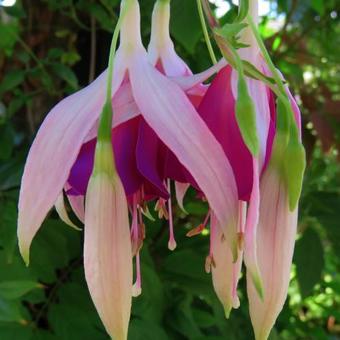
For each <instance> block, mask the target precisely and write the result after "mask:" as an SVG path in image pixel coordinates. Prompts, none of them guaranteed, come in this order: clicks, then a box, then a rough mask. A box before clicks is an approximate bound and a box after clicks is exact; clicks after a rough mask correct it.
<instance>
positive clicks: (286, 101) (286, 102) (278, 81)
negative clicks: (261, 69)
mask: <svg viewBox="0 0 340 340" xmlns="http://www.w3.org/2000/svg"><path fill="white" fill-rule="evenodd" d="M247 22H248V24H249V26H250V29H251V30H252V33H253V34H254V37H255V39H256V41H257V44H258V46H259V48H260V50H261V52H262V55H263V57H264V59H265V61H266V63H267V65H268V67H269V70H270V72H271V73H272V76H273V78H274V80H275V82H276V85H277V88H278V90H279V91H278V93H277V95H278V97H279V98H280V99H281V101H282V103H283V104H284V106H285V107H286V110H287V112H288V113H290V116H291V117H287V119H292V118H293V119H294V117H293V115H294V113H293V111H292V108H291V105H290V100H289V98H288V95H287V92H286V90H285V87H284V84H283V81H282V79H281V76H280V74H279V72H278V71H277V69H276V67H275V65H274V63H273V62H272V59H271V58H270V55H269V53H268V51H267V48H266V46H265V45H264V42H263V41H262V38H261V36H260V33H259V31H258V30H257V27H256V25H255V23H254V21H253V19H252V18H251V17H250V16H249V15H248V16H247ZM293 133H294V135H297V132H296V131H294V128H293Z"/></svg>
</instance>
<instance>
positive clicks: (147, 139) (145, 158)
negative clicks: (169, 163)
mask: <svg viewBox="0 0 340 340" xmlns="http://www.w3.org/2000/svg"><path fill="white" fill-rule="evenodd" d="M162 149H163V150H164V148H162V145H161V141H160V140H159V138H158V137H157V135H156V134H155V132H154V131H153V130H152V129H151V128H150V126H149V125H148V124H147V123H146V122H145V120H144V119H140V124H139V131H138V141H137V146H136V160H137V168H138V170H139V172H140V174H141V175H142V176H144V177H145V178H146V179H147V180H148V181H149V182H150V184H152V185H153V186H154V187H155V190H156V192H159V195H160V196H161V197H163V198H165V199H167V198H168V197H169V195H168V191H167V189H166V188H165V186H164V177H163V176H162V169H161V168H160V164H159V163H160V162H159V161H158V158H159V157H161V154H160V153H161V151H162Z"/></svg>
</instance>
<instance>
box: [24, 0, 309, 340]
mask: <svg viewBox="0 0 340 340" xmlns="http://www.w3.org/2000/svg"><path fill="white" fill-rule="evenodd" d="M250 5H251V7H250V8H251V10H250V13H251V15H252V16H253V18H255V21H256V20H257V19H256V18H257V2H256V1H251V2H250ZM122 13H123V14H122V16H121V18H120V21H121V26H119V27H120V46H119V49H118V50H117V52H116V54H115V58H114V69H113V70H114V71H113V81H112V94H111V97H109V98H110V104H107V102H105V93H106V87H107V86H106V78H107V71H105V72H104V73H103V74H102V75H100V76H99V77H98V78H97V79H96V80H95V81H94V82H93V83H92V84H90V85H89V86H88V87H86V88H85V89H83V90H81V91H79V92H77V93H75V94H73V95H72V96H70V97H68V98H66V99H64V100H63V101H61V102H60V103H59V104H57V105H56V106H55V107H54V108H53V109H52V110H51V112H50V113H49V114H48V115H47V117H46V119H45V121H44V122H43V124H42V125H41V127H40V129H39V131H38V134H37V136H36V138H35V140H34V142H33V145H32V147H31V150H30V152H29V155H28V158H27V163H26V166H25V171H24V175H23V179H22V185H21V191H20V199H19V219H18V238H19V247H20V251H21V254H22V256H23V258H24V259H25V261H26V263H28V261H29V247H30V244H31V242H32V239H33V237H34V235H35V234H36V233H37V231H38V230H39V228H40V225H41V223H42V222H43V220H44V218H45V217H46V215H47V213H48V212H49V210H50V209H51V208H52V207H53V205H55V206H56V209H57V211H58V213H59V215H60V217H61V218H62V219H63V220H64V221H65V222H66V223H68V224H70V225H71V226H73V227H76V226H75V225H73V223H72V222H71V220H70V218H69V217H68V215H67V213H66V209H65V205H64V194H63V193H66V196H67V199H68V200H69V203H70V205H71V207H72V209H73V210H74V212H75V214H76V215H77V217H78V218H79V219H80V220H81V221H84V223H85V244H84V266H85V275H86V280H87V283H88V287H89V291H90V293H91V297H92V299H93V301H94V304H95V306H96V308H97V310H98V313H99V315H100V317H101V319H102V321H103V323H104V326H105V328H106V330H107V332H108V333H109V334H110V336H111V337H113V338H115V339H126V338H127V329H128V323H129V318H130V309H131V299H132V296H137V295H139V294H140V293H141V275H140V259H139V251H140V249H141V247H142V244H143V240H144V238H145V227H144V223H143V214H145V215H148V214H149V212H148V208H147V202H149V201H151V200H155V201H156V209H157V211H158V215H159V217H165V218H167V219H169V234H170V236H169V244H168V245H169V248H170V249H171V250H173V249H175V247H176V241H175V238H174V231H173V221H172V202H171V192H170V181H174V182H175V187H176V197H177V201H178V204H179V205H180V206H181V207H182V208H183V197H184V195H185V192H186V190H187V188H188V187H189V186H190V185H191V186H192V187H194V188H195V189H196V190H197V191H198V193H199V196H200V197H201V198H202V199H206V200H207V202H208V203H209V212H208V215H207V217H206V219H205V221H204V222H203V224H202V225H200V226H199V227H197V228H196V229H194V230H192V231H190V232H189V236H193V235H195V234H197V233H200V232H201V231H202V229H203V228H204V227H205V226H207V225H208V222H209V221H210V253H209V255H208V257H207V260H206V270H207V271H208V272H211V274H212V280H213V286H214V289H215V291H216V294H217V296H218V298H219V299H220V301H221V302H222V304H223V306H224V309H225V313H226V316H228V315H229V314H230V311H231V309H232V308H237V307H238V306H239V304H240V301H239V298H238V296H237V284H238V280H239V278H240V273H241V267H242V261H243V260H244V262H245V264H246V267H247V289H248V297H249V304H250V315H251V319H252V323H253V326H254V331H255V335H256V339H257V340H263V339H266V338H267V337H268V335H269V332H270V330H271V328H272V326H273V324H274V322H275V319H276V317H277V315H278V314H279V312H280V310H281V308H282V306H283V303H284V300H285V298H286V294H287V288H288V284H289V270H290V265H291V260H292V253H293V246H294V238H295V233H296V223H297V218H296V217H297V208H296V202H297V199H298V196H299V188H298V183H297V182H296V183H295V182H294V183H293V184H292V181H291V179H290V176H291V175H292V172H296V173H298V175H301V171H302V168H301V167H300V168H299V164H300V163H301V162H300V161H301V159H300V158H301V157H300V156H301V155H300V151H301V143H300V139H299V138H300V137H298V139H296V138H295V139H294V138H293V137H294V136H295V135H299V133H298V132H296V131H299V130H300V118H299V115H300V113H299V111H298V108H297V106H296V103H295V101H294V99H293V98H292V96H291V94H290V93H289V90H288V89H287V88H284V89H283V91H284V94H282V91H281V94H280V95H279V98H278V99H279V104H278V105H276V104H275V94H278V92H277V91H276V88H273V87H268V86H267V85H266V84H265V83H263V82H261V81H259V80H255V79H251V78H245V79H246V82H245V87H246V90H247V91H248V92H249V97H250V102H251V107H252V106H253V107H254V112H255V124H254V129H256V133H255V132H254V135H255V136H257V137H256V138H257V139H258V148H256V149H258V152H253V151H254V150H252V148H250V147H249V143H248V141H247V136H246V135H245V133H244V131H243V130H242V129H243V126H242V124H240V121H239V117H238V116H237V112H236V111H237V110H238V109H239V105H240V103H241V104H242V103H243V100H244V102H245V101H246V98H244V97H242V94H240V92H239V91H240V86H239V78H240V74H239V73H237V72H236V71H235V70H234V69H233V68H232V67H231V66H230V65H227V64H226V62H225V61H221V62H219V63H217V64H216V65H215V66H213V67H212V68H210V69H208V70H206V71H205V72H202V73H200V74H197V75H193V74H192V72H191V71H190V69H189V67H188V66H187V65H186V64H185V62H184V61H183V60H182V59H181V58H180V57H179V56H178V55H177V54H176V52H175V49H174V45H173V43H172V41H171V38H170V35H169V19H170V5H169V1H166V0H159V1H157V2H156V4H155V8H154V11H153V16H152V31H151V39H150V44H149V47H148V52H146V50H145V49H144V47H143V45H142V42H141V35H140V13H139V4H138V1H137V0H123V1H122ZM253 33H254V32H253V30H250V29H248V28H247V29H246V30H244V32H243V36H242V41H243V42H244V43H246V44H248V45H249V46H250V47H248V48H244V49H241V50H240V55H241V58H242V59H244V60H247V61H248V62H250V63H251V64H252V65H254V66H255V67H256V68H258V70H260V71H261V72H263V73H265V74H267V75H268V76H270V77H271V76H273V74H272V73H273V70H272V69H270V71H269V69H268V65H267V62H265V61H264V58H263V55H262V52H261V51H262V50H260V48H259V47H258V43H257V41H256V40H255V39H254V36H253ZM215 72H218V74H217V75H216V77H215V78H214V80H213V81H212V83H211V84H210V85H209V86H208V85H203V82H204V81H205V80H206V79H207V78H209V77H210V76H211V75H213V74H214V73H215ZM275 72H276V71H275ZM275 74H276V73H275ZM275 74H274V75H275ZM280 81H281V80H279V81H278V82H277V83H278V84H277V87H278V88H279V89H280V86H279V82H280ZM282 87H283V85H282ZM274 92H275V94H274ZM282 96H283V97H284V98H283V99H282ZM287 96H288V97H289V99H290V102H289V101H288V99H287V100H286V99H285V97H287ZM280 100H281V104H282V102H283V103H285V104H286V106H285V110H286V112H285V113H286V116H285V117H284V118H282V117H283V116H282V110H283V109H282V105H281V106H280ZM285 100H286V101H285ZM104 103H105V106H104ZM248 104H249V103H248ZM106 105H109V106H110V110H111V107H112V110H113V121H112V124H111V121H110V122H109V123H110V124H109V125H108V127H109V129H110V128H111V125H112V131H111V136H108V138H107V140H105V141H103V140H101V139H100V134H99V135H98V140H97V131H98V125H100V123H99V117H100V115H101V112H102V109H103V106H104V111H105V110H107V109H108V107H107V106H106ZM104 111H103V113H102V116H101V117H103V115H104ZM290 111H294V119H293V117H292V118H291V119H289V114H290ZM287 117H288V118H287ZM101 119H102V118H101ZM285 120H288V124H286V127H287V126H288V128H286V129H285V127H284V126H285V124H283V123H282V122H283V121H285ZM287 129H288V130H287ZM292 131H293V132H292ZM109 132H110V131H109ZM292 136H293V137H292ZM250 150H251V151H250ZM299 157H300V158H299ZM286 160H289V161H290V162H289V164H298V165H297V167H295V168H292V167H291V166H290V165H286V163H287V161H286ZM296 160H297V162H295V161H296ZM299 162H300V163H299ZM301 164H302V163H301ZM294 174H295V173H294ZM294 174H293V175H294ZM297 177H299V176H297ZM299 178H301V176H300V177H299ZM292 197H293V198H292ZM85 198H86V200H85ZM84 202H86V206H85V208H84ZM129 211H130V214H131V227H130V226H129V215H128V214H129ZM133 257H135V262H136V281H135V284H134V285H133V270H132V259H133Z"/></svg>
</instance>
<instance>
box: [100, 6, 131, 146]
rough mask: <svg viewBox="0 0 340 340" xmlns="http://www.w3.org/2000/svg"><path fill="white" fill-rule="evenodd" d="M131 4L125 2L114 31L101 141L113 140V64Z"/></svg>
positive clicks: (101, 123) (101, 126) (101, 122)
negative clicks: (121, 30)
mask: <svg viewBox="0 0 340 340" xmlns="http://www.w3.org/2000/svg"><path fill="white" fill-rule="evenodd" d="M129 5H130V0H126V1H125V2H123V5H122V11H121V14H120V16H119V19H118V22H117V25H116V27H115V30H114V32H113V37H112V42H111V47H110V57H109V66H108V70H107V72H108V74H107V89H106V100H105V104H104V107H103V111H102V113H101V115H100V118H99V127H98V140H101V141H111V129H112V115H113V112H112V98H111V97H112V77H113V66H114V58H115V53H116V48H117V42H118V37H119V32H120V28H121V26H122V21H123V19H124V17H125V14H126V12H127V9H128V7H129Z"/></svg>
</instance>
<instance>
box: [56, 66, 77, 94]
mask: <svg viewBox="0 0 340 340" xmlns="http://www.w3.org/2000/svg"><path fill="white" fill-rule="evenodd" d="M51 67H52V69H53V72H54V73H55V75H56V76H57V77H59V78H61V79H63V80H64V81H66V83H68V84H69V85H70V86H71V87H72V88H73V89H74V90H77V89H78V79H77V77H76V75H75V74H74V72H73V71H72V69H71V68H69V67H68V66H66V65H63V64H53V65H52V66H51Z"/></svg>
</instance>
